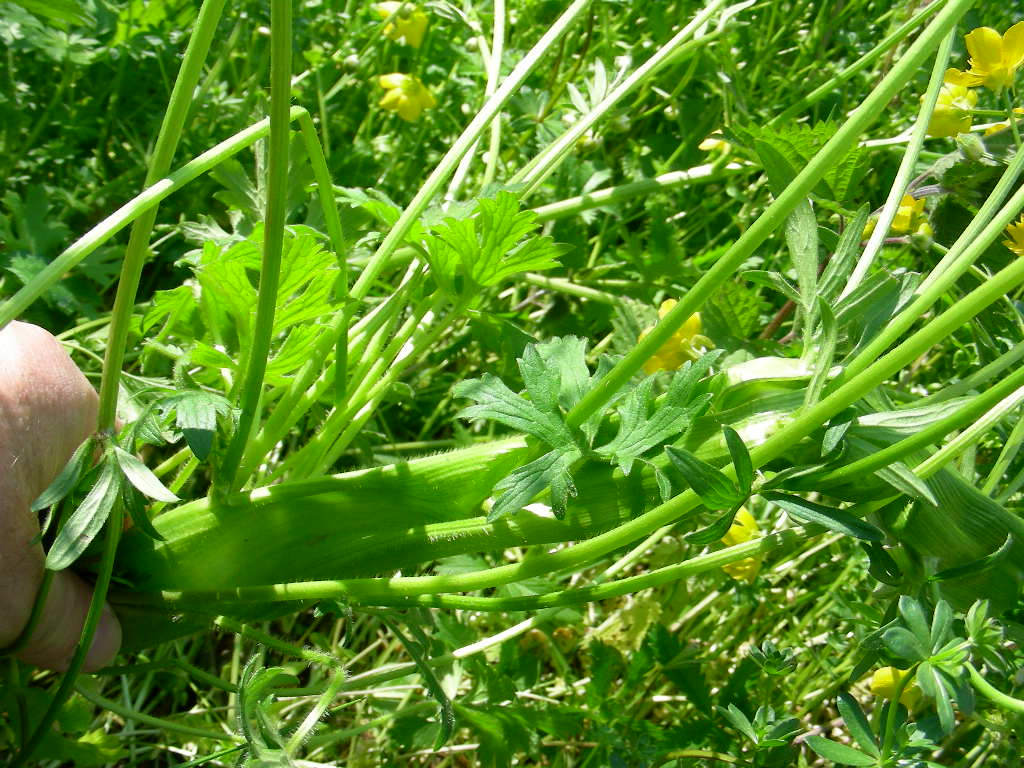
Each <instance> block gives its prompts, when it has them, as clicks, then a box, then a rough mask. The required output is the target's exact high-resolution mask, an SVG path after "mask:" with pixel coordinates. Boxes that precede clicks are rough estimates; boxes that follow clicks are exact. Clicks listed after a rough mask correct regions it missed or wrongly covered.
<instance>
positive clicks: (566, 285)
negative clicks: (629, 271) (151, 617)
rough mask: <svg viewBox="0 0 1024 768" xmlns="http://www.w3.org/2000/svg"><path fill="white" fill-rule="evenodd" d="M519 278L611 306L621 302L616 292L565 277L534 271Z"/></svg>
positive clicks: (542, 286) (568, 294)
mask: <svg viewBox="0 0 1024 768" xmlns="http://www.w3.org/2000/svg"><path fill="white" fill-rule="evenodd" d="M519 279H521V280H522V281H523V282H525V283H529V284H530V285H536V286H539V287H541V288H549V289H551V290H552V291H558V292H559V293H564V294H566V295H567V296H577V297H579V298H581V299H587V300H589V301H596V302H597V303H598V304H608V305H609V306H612V307H617V306H618V305H619V303H620V302H619V298H618V297H617V296H615V295H614V294H611V293H607V292H605V291H599V290H597V289H596V288H588V287H587V286H585V285H579V284H577V283H574V282H573V281H572V280H567V279H565V278H564V277H548V276H547V275H539V274H536V273H534V272H524V273H523V274H521V275H520V276H519Z"/></svg>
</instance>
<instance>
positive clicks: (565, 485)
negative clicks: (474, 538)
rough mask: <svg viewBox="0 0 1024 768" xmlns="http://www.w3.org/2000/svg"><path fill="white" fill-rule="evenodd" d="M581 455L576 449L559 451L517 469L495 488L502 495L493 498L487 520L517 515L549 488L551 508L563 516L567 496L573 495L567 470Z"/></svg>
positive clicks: (570, 476) (572, 486) (567, 499)
mask: <svg viewBox="0 0 1024 768" xmlns="http://www.w3.org/2000/svg"><path fill="white" fill-rule="evenodd" d="M582 456H583V454H582V453H581V452H580V451H579V450H578V449H576V448H573V447H568V448H559V449H556V450H553V451H549V452H548V453H545V454H544V455H543V456H541V457H540V458H539V459H535V460H534V461H531V462H530V463H529V464H524V465H523V466H521V467H519V468H518V469H516V470H515V471H514V472H512V474H510V475H509V476H508V477H506V478H505V479H504V480H502V481H501V482H499V483H498V484H497V485H496V486H495V489H496V490H499V491H504V493H502V494H501V495H500V496H499V497H498V498H497V499H495V502H494V506H492V507H491V511H490V512H489V513H488V515H487V521H488V522H494V521H495V520H499V519H501V518H502V517H505V516H506V515H510V514H514V513H516V512H518V511H519V510H520V509H522V508H523V507H525V506H526V505H527V504H529V503H530V501H531V500H532V499H533V498H534V497H536V496H537V495H539V494H540V493H542V492H543V491H544V490H546V489H548V488H550V489H551V509H552V511H553V512H554V513H555V517H557V518H559V519H561V518H563V517H565V510H566V506H567V505H568V503H569V497H570V496H575V495H576V486H575V485H574V484H573V480H572V473H571V471H570V470H571V468H572V465H573V464H575V463H576V462H577V461H579V460H580V459H581V458H582Z"/></svg>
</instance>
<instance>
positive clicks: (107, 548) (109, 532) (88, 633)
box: [11, 504, 124, 768]
mask: <svg viewBox="0 0 1024 768" xmlns="http://www.w3.org/2000/svg"><path fill="white" fill-rule="evenodd" d="M123 521H124V512H123V510H122V509H121V505H120V504H114V506H113V508H112V509H111V510H110V517H109V518H108V519H107V523H106V526H105V528H106V536H105V537H104V543H103V554H102V556H101V558H100V564H99V568H98V570H97V572H96V584H95V586H94V587H93V592H92V598H91V600H90V601H89V610H88V611H87V612H86V614H85V623H84V624H83V625H82V634H81V635H80V636H79V638H78V644H77V645H76V646H75V652H74V653H73V654H72V656H71V660H70V661H69V662H68V668H67V669H66V670H65V671H64V674H63V676H62V677H61V680H60V685H58V686H57V690H56V692H54V694H53V698H52V699H50V703H49V705H48V706H47V708H46V711H45V712H44V713H43V716H42V717H41V718H40V719H39V722H38V723H37V724H36V727H35V729H33V731H32V735H31V736H29V738H28V740H27V741H25V742H24V743H23V744H22V745H21V749H19V750H18V752H17V754H16V755H15V756H14V758H13V760H12V762H11V765H12V766H13V768H18V766H22V765H25V764H26V763H27V761H28V759H29V758H30V757H32V755H33V753H34V752H35V751H36V749H38V748H39V746H40V744H41V743H42V741H43V739H44V738H45V737H46V734H47V733H49V732H50V728H51V726H52V725H53V723H54V721H55V720H56V719H57V715H58V714H59V713H60V710H61V707H63V706H64V704H65V703H67V700H68V698H69V697H70V696H71V694H72V692H73V691H74V690H75V682H76V681H77V680H78V675H79V673H81V671H82V666H83V665H84V664H85V657H86V655H87V654H88V653H89V649H90V648H91V647H92V641H93V638H94V637H95V636H96V629H97V627H99V625H100V619H101V618H102V617H103V606H104V604H105V603H106V600H107V592H108V591H109V590H110V580H111V576H112V575H113V572H114V555H115V554H116V553H117V544H118V542H119V541H120V540H121V530H122V528H123Z"/></svg>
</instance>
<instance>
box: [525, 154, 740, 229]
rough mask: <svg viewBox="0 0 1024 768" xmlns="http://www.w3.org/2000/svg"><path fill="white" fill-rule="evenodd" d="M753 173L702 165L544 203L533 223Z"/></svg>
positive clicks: (736, 166) (735, 165) (728, 166)
mask: <svg viewBox="0 0 1024 768" xmlns="http://www.w3.org/2000/svg"><path fill="white" fill-rule="evenodd" d="M754 170H756V166H754V165H751V164H746V163H727V164H725V165H721V164H720V163H704V164H703V165H696V166H694V167H693V168H688V169H687V170H685V171H671V172H670V173H663V174H661V175H660V176H655V177H654V178H653V179H643V180H642V181H634V182H631V183H629V184H620V185H619V186H616V187H606V188H604V189H596V190H594V191H593V192H587V193H586V194H583V195H577V196H576V197H569V198H566V199H565V200H559V201H558V202H554V203H548V204H547V205H541V206H538V207H537V208H534V209H533V212H534V213H535V214H537V219H536V221H537V223H544V222H546V221H555V220H557V219H564V218H567V217H569V216H576V215H577V214H579V213H582V212H583V211H589V210H592V209H594V208H600V207H601V206H603V205H614V204H616V203H621V202H623V201H626V200H634V199H636V198H637V197H643V196H646V195H650V194H653V193H656V192H665V191H668V190H670V189H674V188H676V187H682V186H687V185H690V184H708V183H711V182H716V181H721V180H723V179H726V178H729V177H730V176H735V175H737V174H739V173H745V172H750V171H754Z"/></svg>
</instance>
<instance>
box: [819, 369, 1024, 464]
mask: <svg viewBox="0 0 1024 768" xmlns="http://www.w3.org/2000/svg"><path fill="white" fill-rule="evenodd" d="M1021 385H1024V368H1019V369H1017V370H1016V371H1014V372H1013V373H1012V374H1010V375H1009V376H1007V377H1006V378H1005V379H1003V380H1002V381H1000V382H999V383H998V384H996V385H995V386H994V387H992V388H990V389H987V390H985V391H984V392H982V393H981V394H979V395H977V396H975V397H974V398H972V399H971V401H970V402H969V403H967V404H966V405H964V407H962V408H960V409H958V410H957V411H956V412H954V413H951V414H950V415H949V416H946V417H945V418H943V419H940V420H939V421H937V422H935V423H934V424H932V425H930V426H928V427H926V428H924V429H922V430H921V431H920V432H918V433H916V434H914V435H911V436H910V437H907V438H904V439H903V440H900V441H899V442H897V443H893V444H892V445H890V446H888V447H886V448H882V449H881V450H879V451H877V452H876V453H873V454H871V455H870V456H865V457H864V458H862V459H858V460H857V461H854V462H851V463H850V464H847V465H846V466H843V467H840V468H839V469H835V470H833V471H831V472H828V473H826V474H824V475H817V476H815V478H814V482H815V483H821V484H824V483H833V482H841V481H849V480H853V479H855V478H857V477H860V476H862V475H865V474H869V473H871V472H874V471H875V470H876V469H880V468H882V467H886V466H888V465H889V464H892V463H893V462H895V461H899V460H900V459H902V458H903V457H905V456H908V455H910V454H911V453H913V452H914V451H916V450H918V449H920V448H924V447H925V446H926V445H930V444H931V443H934V442H937V441H939V440H941V439H942V438H943V437H944V436H945V435H947V434H949V433H950V432H952V431H953V430H954V429H959V428H960V427H962V426H964V425H965V424H969V423H971V422H973V421H974V420H975V419H977V418H978V417H979V416H981V415H982V414H983V413H985V412H986V411H987V410H989V409H990V408H992V407H993V406H994V405H996V404H997V403H999V401H1000V400H1002V399H1003V398H1005V397H1007V396H1008V395H1009V394H1010V393H1011V392H1013V391H1014V390H1016V389H1018V388H1019V387H1020V386H1021Z"/></svg>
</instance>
